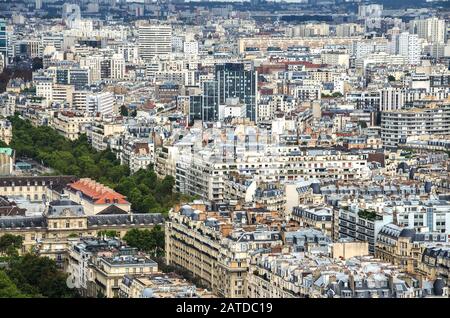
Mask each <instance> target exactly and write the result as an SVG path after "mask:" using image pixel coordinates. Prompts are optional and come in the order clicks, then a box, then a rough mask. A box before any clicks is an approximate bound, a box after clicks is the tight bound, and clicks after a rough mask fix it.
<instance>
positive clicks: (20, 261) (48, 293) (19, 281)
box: [0, 234, 78, 298]
mask: <svg viewBox="0 0 450 318" xmlns="http://www.w3.org/2000/svg"><path fill="white" fill-rule="evenodd" d="M0 244H1V251H2V252H1V253H2V255H7V256H6V257H4V258H2V263H3V264H2V265H3V266H2V268H1V269H0V298H47V297H48V298H66V297H76V296H78V294H77V292H76V291H75V290H72V289H69V288H68V287H67V284H66V280H67V274H65V273H64V272H62V271H61V270H59V269H58V267H57V266H56V263H55V261H54V260H51V259H49V258H48V257H39V256H38V255H35V254H32V253H27V254H24V255H21V256H19V255H18V252H17V251H18V250H20V249H21V248H22V237H21V236H19V235H11V234H5V235H3V236H2V237H0ZM12 250H15V251H16V252H15V253H11V251H12Z"/></svg>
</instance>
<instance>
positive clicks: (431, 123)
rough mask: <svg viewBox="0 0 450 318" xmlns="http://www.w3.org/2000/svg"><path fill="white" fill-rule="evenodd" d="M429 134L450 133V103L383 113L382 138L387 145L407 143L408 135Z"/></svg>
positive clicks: (393, 145)
mask: <svg viewBox="0 0 450 318" xmlns="http://www.w3.org/2000/svg"><path fill="white" fill-rule="evenodd" d="M427 134H434V135H449V134H450V105H448V104H441V105H438V104H432V105H428V107H424V108H413V109H402V110H395V111H383V112H382V113H381V140H382V141H383V144H384V146H385V147H397V146H398V145H399V144H404V143H406V141H407V138H408V137H412V136H420V135H427Z"/></svg>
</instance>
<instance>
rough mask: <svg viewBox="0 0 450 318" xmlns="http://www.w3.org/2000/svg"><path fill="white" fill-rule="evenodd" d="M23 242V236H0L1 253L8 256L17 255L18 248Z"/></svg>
mask: <svg viewBox="0 0 450 318" xmlns="http://www.w3.org/2000/svg"><path fill="white" fill-rule="evenodd" d="M22 243H23V237H22V236H20V235H12V234H5V235H3V236H1V237H0V254H6V255H8V256H13V255H17V254H18V253H17V250H18V249H20V248H22Z"/></svg>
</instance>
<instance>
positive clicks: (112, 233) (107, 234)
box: [97, 230, 120, 238]
mask: <svg viewBox="0 0 450 318" xmlns="http://www.w3.org/2000/svg"><path fill="white" fill-rule="evenodd" d="M102 236H105V237H109V238H115V237H120V235H119V233H118V232H117V231H114V230H104V231H99V232H97V237H102Z"/></svg>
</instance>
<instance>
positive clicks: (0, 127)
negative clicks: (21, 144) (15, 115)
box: [0, 119, 12, 145]
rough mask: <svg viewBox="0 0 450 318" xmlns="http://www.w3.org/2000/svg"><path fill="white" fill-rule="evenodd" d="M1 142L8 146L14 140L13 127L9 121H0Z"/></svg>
mask: <svg viewBox="0 0 450 318" xmlns="http://www.w3.org/2000/svg"><path fill="white" fill-rule="evenodd" d="M0 140H1V141H3V142H4V143H5V144H7V145H9V143H10V142H11V140H12V125H11V122H10V121H9V120H7V119H3V120H0Z"/></svg>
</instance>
